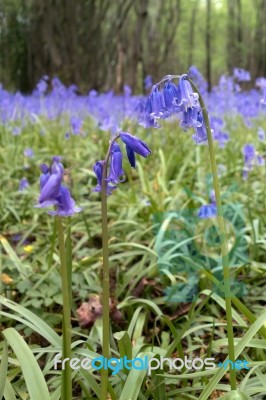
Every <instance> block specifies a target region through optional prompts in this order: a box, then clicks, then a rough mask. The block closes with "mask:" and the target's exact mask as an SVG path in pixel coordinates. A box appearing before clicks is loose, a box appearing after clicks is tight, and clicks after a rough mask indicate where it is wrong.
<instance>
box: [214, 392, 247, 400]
mask: <svg viewBox="0 0 266 400" xmlns="http://www.w3.org/2000/svg"><path fill="white" fill-rule="evenodd" d="M219 400H251V397H249V396H247V395H246V394H244V393H241V392H239V391H238V390H232V391H231V392H230V393H226V395H224V396H222V397H219Z"/></svg>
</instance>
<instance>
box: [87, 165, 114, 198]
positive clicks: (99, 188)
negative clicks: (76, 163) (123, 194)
mask: <svg viewBox="0 0 266 400" xmlns="http://www.w3.org/2000/svg"><path fill="white" fill-rule="evenodd" d="M103 166H104V160H100V161H97V162H96V163H95V164H94V166H93V171H94V173H95V175H96V178H97V185H96V187H95V188H94V190H93V191H94V192H101V191H102V178H103ZM114 189H116V186H111V185H109V183H108V182H106V194H108V195H110V194H112V191H113V190H114Z"/></svg>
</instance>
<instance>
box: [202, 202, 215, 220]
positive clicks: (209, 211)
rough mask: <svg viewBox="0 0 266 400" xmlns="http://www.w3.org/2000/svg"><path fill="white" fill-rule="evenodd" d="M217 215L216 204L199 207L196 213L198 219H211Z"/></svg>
mask: <svg viewBox="0 0 266 400" xmlns="http://www.w3.org/2000/svg"><path fill="white" fill-rule="evenodd" d="M216 215H217V207H216V204H214V203H211V204H204V205H203V206H201V207H200V209H199V211H198V217H199V218H202V219H203V218H213V217H215V216H216Z"/></svg>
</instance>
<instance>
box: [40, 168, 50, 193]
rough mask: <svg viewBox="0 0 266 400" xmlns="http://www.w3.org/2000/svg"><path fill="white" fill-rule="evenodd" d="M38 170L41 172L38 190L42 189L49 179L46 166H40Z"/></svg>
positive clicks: (48, 171) (48, 169)
mask: <svg viewBox="0 0 266 400" xmlns="http://www.w3.org/2000/svg"><path fill="white" fill-rule="evenodd" d="M40 170H41V172H42V174H41V175H40V189H42V188H43V187H44V185H45V184H46V182H47V181H48V179H49V177H50V168H49V167H48V165H46V164H41V165H40Z"/></svg>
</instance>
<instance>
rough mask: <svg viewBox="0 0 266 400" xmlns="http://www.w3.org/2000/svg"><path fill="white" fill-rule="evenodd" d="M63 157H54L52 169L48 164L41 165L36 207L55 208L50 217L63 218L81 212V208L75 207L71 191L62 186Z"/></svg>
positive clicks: (50, 212)
mask: <svg viewBox="0 0 266 400" xmlns="http://www.w3.org/2000/svg"><path fill="white" fill-rule="evenodd" d="M61 160H62V157H61V156H55V157H53V164H52V166H51V168H49V167H48V165H46V164H41V165H40V170H41V172H42V173H41V175H40V197H39V202H38V204H37V205H36V206H35V207H37V208H46V207H49V206H52V205H53V206H55V207H56V209H55V210H54V211H49V212H48V213H49V214H50V215H59V216H62V217H66V216H70V215H73V214H74V213H76V212H80V211H81V208H79V207H76V206H75V201H74V200H73V199H72V197H71V195H70V192H69V190H68V189H67V188H66V187H65V186H62V180H63V175H64V167H63V164H62V163H61Z"/></svg>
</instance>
